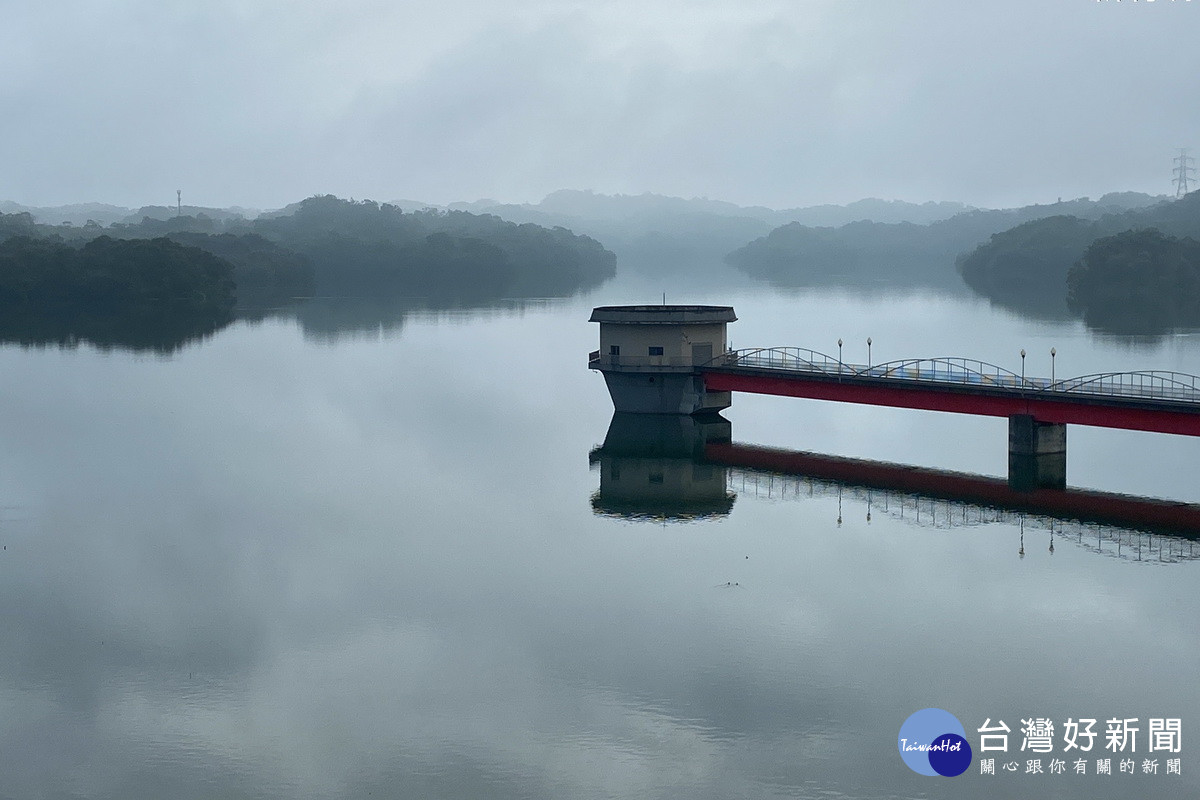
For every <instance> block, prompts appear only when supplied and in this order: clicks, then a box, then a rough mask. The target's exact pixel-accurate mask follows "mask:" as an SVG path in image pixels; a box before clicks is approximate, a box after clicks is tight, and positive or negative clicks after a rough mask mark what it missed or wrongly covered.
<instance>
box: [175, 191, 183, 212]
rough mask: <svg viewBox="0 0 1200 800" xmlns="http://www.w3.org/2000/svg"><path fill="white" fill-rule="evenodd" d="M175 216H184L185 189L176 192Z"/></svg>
mask: <svg viewBox="0 0 1200 800" xmlns="http://www.w3.org/2000/svg"><path fill="white" fill-rule="evenodd" d="M175 216H177V217H182V216H183V189H176V190H175Z"/></svg>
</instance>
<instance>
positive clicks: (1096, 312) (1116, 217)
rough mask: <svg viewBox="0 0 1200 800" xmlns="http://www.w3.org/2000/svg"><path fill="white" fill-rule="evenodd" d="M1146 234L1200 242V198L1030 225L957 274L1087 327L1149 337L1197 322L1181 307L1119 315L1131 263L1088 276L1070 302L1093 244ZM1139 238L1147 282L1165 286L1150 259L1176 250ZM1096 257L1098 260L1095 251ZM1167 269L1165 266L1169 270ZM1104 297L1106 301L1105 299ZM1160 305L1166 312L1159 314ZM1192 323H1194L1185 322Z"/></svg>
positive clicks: (997, 238) (996, 241)
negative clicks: (1079, 318) (1080, 317)
mask: <svg viewBox="0 0 1200 800" xmlns="http://www.w3.org/2000/svg"><path fill="white" fill-rule="evenodd" d="M1147 230H1152V231H1153V232H1154V233H1155V234H1157V235H1159V236H1163V237H1165V238H1166V239H1170V238H1171V237H1173V236H1174V237H1192V238H1200V193H1195V194H1190V195H1187V196H1186V197H1183V198H1181V199H1180V200H1176V201H1171V202H1164V203H1160V204H1158V205H1155V206H1151V207H1149V208H1142V209H1136V210H1131V211H1126V212H1123V213H1120V214H1106V215H1104V216H1101V217H1099V218H1098V219H1095V220H1090V221H1089V220H1084V219H1079V218H1077V217H1073V216H1054V217H1047V218H1045V219H1039V220H1034V221H1031V222H1027V223H1025V224H1022V225H1018V226H1017V227H1015V228H1012V229H1011V230H1007V231H1004V232H1002V233H997V234H994V235H993V236H992V237H991V238H990V239H989V240H988V241H987V242H984V243H983V244H981V245H979V246H978V247H976V248H975V249H974V250H972V251H971V252H969V253H966V254H964V255H962V256H960V257H959V259H958V269H959V272H960V274H961V275H962V277H963V280H964V281H965V282H966V283H967V285H968V286H970V287H971V288H972V289H974V290H975V291H976V292H978V293H979V294H981V295H983V296H985V297H987V298H989V299H991V300H993V301H995V302H997V303H999V304H1001V305H1004V306H1008V307H1010V308H1013V309H1016V310H1017V311H1020V312H1022V313H1033V314H1040V313H1056V314H1057V315H1059V316H1065V315H1066V314H1068V313H1071V312H1074V313H1082V314H1084V317H1085V319H1086V320H1088V322H1089V324H1096V325H1102V326H1104V327H1108V328H1111V329H1118V328H1121V329H1130V330H1133V329H1137V330H1138V331H1139V332H1144V333H1149V332H1164V331H1167V330H1170V329H1171V328H1172V327H1175V326H1178V325H1184V324H1188V325H1195V324H1198V322H1197V321H1196V320H1195V319H1194V318H1192V317H1189V315H1188V314H1186V313H1182V308H1183V306H1182V305H1176V306H1174V307H1171V306H1168V305H1163V304H1155V303H1148V302H1142V301H1140V300H1139V301H1138V302H1136V303H1133V304H1129V305H1127V306H1125V308H1126V311H1124V312H1122V311H1120V308H1122V306H1121V304H1120V303H1117V302H1116V298H1117V297H1118V296H1119V293H1120V292H1121V291H1124V290H1125V289H1127V288H1128V285H1127V284H1125V283H1123V281H1125V280H1126V279H1127V278H1128V265H1127V267H1126V268H1124V269H1116V270H1108V269H1099V270H1098V271H1096V272H1090V271H1087V272H1086V274H1088V275H1089V277H1087V278H1086V279H1083V280H1084V282H1083V283H1082V284H1080V286H1081V291H1082V292H1083V294H1081V295H1080V296H1079V297H1077V298H1075V299H1074V300H1072V301H1071V303H1070V304H1068V280H1069V275H1070V274H1073V273H1076V272H1077V265H1078V264H1079V263H1080V262H1081V259H1084V257H1085V254H1088V253H1092V249H1091V248H1092V247H1093V246H1094V245H1098V244H1100V242H1101V241H1103V240H1108V239H1112V237H1115V236H1117V235H1118V234H1122V233H1124V232H1133V231H1140V232H1141V233H1143V234H1144V233H1145V232H1146V231H1147ZM1135 240H1136V241H1137V242H1139V243H1140V244H1139V246H1142V247H1143V250H1142V251H1141V252H1142V256H1144V258H1143V259H1142V260H1141V261H1138V262H1137V263H1139V264H1141V265H1142V266H1143V267H1144V268H1146V270H1147V272H1146V278H1147V280H1151V279H1152V281H1153V282H1157V283H1153V285H1156V286H1160V287H1161V286H1164V285H1166V283H1164V282H1163V280H1164V279H1163V278H1162V276H1161V275H1158V274H1157V273H1156V272H1155V270H1157V269H1159V266H1157V265H1155V264H1154V263H1153V258H1155V257H1158V256H1161V257H1162V258H1165V259H1168V260H1169V259H1171V258H1174V257H1175V256H1174V255H1173V254H1174V253H1175V250H1173V249H1172V248H1170V247H1166V246H1165V245H1164V244H1163V243H1162V242H1159V241H1157V240H1151V239H1146V238H1144V236H1143V237H1142V238H1136V237H1135V239H1131V240H1130V241H1135ZM1116 241H1117V244H1120V245H1121V246H1122V247H1125V246H1126V245H1128V246H1132V245H1129V243H1128V242H1125V241H1124V240H1123V239H1119V238H1118V239H1117V240H1116ZM1114 246H1116V245H1115V244H1114V242H1112V241H1108V242H1107V243H1106V244H1105V247H1106V248H1111V247H1114ZM1092 257H1094V258H1099V257H1100V256H1099V255H1098V254H1097V253H1092ZM1126 258H1133V256H1132V254H1131V253H1128V252H1124V251H1122V255H1121V256H1120V258H1119V259H1118V260H1120V259H1126ZM1147 259H1149V260H1147ZM1131 263H1132V262H1131ZM1172 263H1173V262H1172ZM1162 268H1163V269H1167V266H1166V265H1163V266H1162ZM1076 280H1079V278H1077V279H1076ZM1105 281H1111V282H1112V284H1113V285H1112V286H1111V287H1109V288H1108V289H1105V288H1104V287H1103V286H1102V284H1103V283H1104V282H1105ZM1167 283H1169V281H1168V282H1167ZM1178 289H1179V290H1180V291H1190V289H1188V284H1187V283H1186V282H1183V283H1180V284H1179V286H1178ZM1148 291H1151V293H1154V292H1157V291H1158V290H1157V289H1154V290H1148ZM1102 297H1105V298H1108V299H1105V300H1101V298H1102ZM1185 299H1186V298H1180V300H1179V301H1178V302H1179V303H1184V304H1185V305H1186V303H1185ZM1110 301H1111V302H1110ZM1068 305H1069V308H1068ZM1155 308H1157V309H1158V310H1159V312H1161V313H1160V314H1159V316H1157V317H1156V316H1155V313H1156V312H1155V311H1154V310H1153V309H1155ZM1088 309H1091V311H1087V310H1088ZM1122 313H1124V314H1126V315H1127V316H1128V319H1127V320H1125V322H1120V321H1119V320H1118V319H1117V317H1118V316H1119V315H1120V314H1122ZM1187 319H1192V321H1191V322H1184V320H1187Z"/></svg>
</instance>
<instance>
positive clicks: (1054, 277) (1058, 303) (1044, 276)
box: [958, 216, 1096, 316]
mask: <svg viewBox="0 0 1200 800" xmlns="http://www.w3.org/2000/svg"><path fill="white" fill-rule="evenodd" d="M1095 236H1096V234H1095V231H1094V230H1093V228H1092V225H1091V223H1088V222H1086V221H1084V220H1081V219H1079V218H1077V217H1068V216H1054V217H1047V218H1045V219H1040V220H1035V221H1033V222H1026V223H1023V224H1021V225H1018V226H1016V227H1015V228H1012V229H1010V230H1007V231H1004V232H1002V233H997V234H994V235H993V236H992V237H991V239H989V240H988V241H986V242H984V243H983V244H981V245H979V247H977V248H975V250H973V251H972V252H971V253H970V254H968V255H966V256H963V257H961V258H959V260H958V271H959V273H960V274H961V275H962V278H963V280H964V281H965V282H966V284H967V285H968V286H970V287H971V288H972V289H974V290H975V291H976V292H978V293H979V294H982V295H984V296H985V297H988V298H990V299H992V300H993V301H995V302H996V303H998V304H999V305H1003V306H1007V307H1011V308H1016V309H1020V310H1024V311H1026V312H1029V313H1041V314H1045V315H1049V316H1063V315H1064V314H1065V312H1066V311H1067V307H1066V292H1065V291H1064V289H1065V287H1066V285H1067V271H1068V270H1069V269H1070V268H1071V264H1073V263H1074V262H1075V261H1076V260H1077V259H1078V258H1079V254H1080V253H1082V252H1083V251H1084V249H1085V248H1086V247H1087V246H1088V244H1089V243H1090V242H1091V241H1092V240H1093V239H1094V238H1095Z"/></svg>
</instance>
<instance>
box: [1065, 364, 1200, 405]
mask: <svg viewBox="0 0 1200 800" xmlns="http://www.w3.org/2000/svg"><path fill="white" fill-rule="evenodd" d="M1049 388H1050V389H1051V390H1053V391H1056V392H1083V393H1087V394H1103V395H1120V396H1123V397H1153V398H1162V399H1168V400H1183V401H1186V402H1200V377H1198V376H1196V375H1190V374H1188V373H1186V372H1170V371H1166V370H1142V371H1138V372H1099V373H1096V374H1094V375H1081V376H1079V377H1075V378H1067V379H1066V380H1061V381H1057V382H1055V383H1053V384H1051V386H1050V387H1049Z"/></svg>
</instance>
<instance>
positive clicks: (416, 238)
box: [252, 195, 616, 299]
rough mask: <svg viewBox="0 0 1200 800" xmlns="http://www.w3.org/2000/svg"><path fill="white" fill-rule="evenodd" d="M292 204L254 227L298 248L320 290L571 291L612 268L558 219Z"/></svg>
mask: <svg viewBox="0 0 1200 800" xmlns="http://www.w3.org/2000/svg"><path fill="white" fill-rule="evenodd" d="M289 210H290V211H291V213H288V214H281V215H278V216H274V217H270V218H266V219H259V220H255V222H254V223H252V229H253V231H254V232H255V233H258V234H261V235H262V236H263V237H265V238H267V239H271V240H273V241H275V242H278V243H279V244H280V245H282V246H284V247H286V248H289V249H291V250H293V251H294V252H296V253H299V254H301V255H303V256H305V257H306V258H307V259H308V260H309V262H310V263H311V264H312V267H313V270H314V273H315V281H316V287H317V292H318V293H319V294H359V293H363V292H369V293H375V292H378V291H387V292H394V293H405V294H432V295H436V296H442V297H460V298H463V299H477V298H484V297H487V298H498V297H504V296H510V297H512V296H532V295H568V294H572V293H574V292H577V291H579V290H581V289H584V288H589V287H592V286H597V285H599V284H600V283H602V282H603V281H605V280H607V279H608V278H610V277H612V276H613V275H615V274H616V257H615V256H614V255H613V254H612V253H610V252H608V251H607V250H605V249H604V248H603V247H602V246H601V245H600V244H599V242H597V241H595V240H594V239H591V238H589V237H586V236H578V235H576V234H574V233H572V232H571V231H569V230H567V229H565V228H551V229H548V228H543V227H540V226H538V225H533V224H524V225H518V224H516V223H513V222H507V221H505V220H502V219H500V218H499V217H496V216H492V215H490V214H469V213H467V212H465V211H449V212H442V211H435V210H432V209H429V210H425V211H417V212H407V213H406V212H404V211H402V210H401V209H400V208H398V207H396V206H392V205H388V204H387V203H384V204H382V205H381V204H379V203H375V202H372V201H370V200H364V201H359V202H355V201H352V200H341V199H338V198H336V197H331V196H328V195H326V196H323V197H310V198H308V199H307V200H304V201H303V202H301V203H299V204H297V205H296V206H292V207H290V208H289V209H285V211H289Z"/></svg>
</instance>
